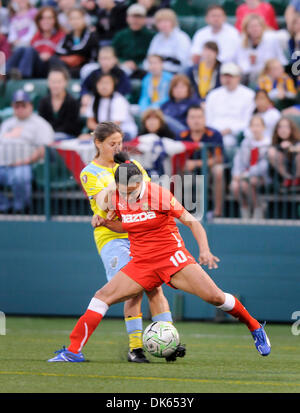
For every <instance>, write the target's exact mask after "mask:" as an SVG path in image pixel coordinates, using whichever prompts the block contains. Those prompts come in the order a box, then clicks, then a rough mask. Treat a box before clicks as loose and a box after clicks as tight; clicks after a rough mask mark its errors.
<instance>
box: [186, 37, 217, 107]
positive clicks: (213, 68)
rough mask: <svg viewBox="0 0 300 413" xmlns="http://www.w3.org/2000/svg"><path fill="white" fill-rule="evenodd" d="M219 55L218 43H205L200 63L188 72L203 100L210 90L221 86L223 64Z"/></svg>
mask: <svg viewBox="0 0 300 413" xmlns="http://www.w3.org/2000/svg"><path fill="white" fill-rule="evenodd" d="M218 53H219V48H218V45H217V43H216V42H211V41H209V42H206V43H204V45H203V49H202V53H201V57H200V61H199V63H197V64H195V65H193V66H191V67H189V68H188V69H187V71H186V75H187V76H188V77H189V79H190V81H191V83H192V86H193V88H194V90H195V91H196V93H197V94H198V96H199V97H200V98H201V99H203V100H205V98H206V96H207V94H208V93H209V91H210V90H212V89H215V88H216V87H219V86H221V83H220V67H221V63H220V62H219V60H218Z"/></svg>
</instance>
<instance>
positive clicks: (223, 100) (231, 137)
mask: <svg viewBox="0 0 300 413" xmlns="http://www.w3.org/2000/svg"><path fill="white" fill-rule="evenodd" d="M220 74H221V85H222V86H220V87H218V88H217V89H214V90H212V91H211V92H210V93H209V94H208V96H207V98H206V106H205V108H206V109H205V111H206V120H207V125H209V126H211V127H213V128H215V129H217V130H219V131H220V132H221V134H222V136H223V143H224V149H225V154H226V155H227V157H228V158H229V159H231V158H232V156H233V154H234V148H235V146H236V145H237V135H238V134H239V133H240V132H241V131H243V130H244V129H245V128H246V127H247V126H248V124H249V121H250V118H251V115H252V113H253V110H254V108H255V101H254V98H255V93H254V91H253V90H251V89H250V88H248V87H246V86H244V85H242V84H241V71H240V68H239V67H238V66H237V65H236V64H235V63H223V64H222V66H221V71H220Z"/></svg>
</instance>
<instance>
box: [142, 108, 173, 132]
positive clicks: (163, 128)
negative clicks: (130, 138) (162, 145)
mask: <svg viewBox="0 0 300 413" xmlns="http://www.w3.org/2000/svg"><path fill="white" fill-rule="evenodd" d="M148 133H155V134H156V135H158V136H159V137H160V138H169V139H175V135H174V133H173V132H172V131H171V129H170V128H169V127H168V125H167V123H166V121H165V118H164V114H163V112H162V111H161V110H160V109H157V108H149V109H147V110H145V111H144V112H143V115H142V119H141V128H140V132H139V135H146V134H148Z"/></svg>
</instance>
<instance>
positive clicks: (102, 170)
mask: <svg viewBox="0 0 300 413" xmlns="http://www.w3.org/2000/svg"><path fill="white" fill-rule="evenodd" d="M93 135H94V143H95V146H96V149H97V154H96V156H95V158H94V160H93V161H92V162H90V163H89V164H88V165H87V166H86V167H85V168H84V169H83V170H82V171H81V174H80V179H81V183H82V186H83V188H84V190H85V192H86V194H87V196H88V198H89V201H90V205H91V208H92V210H93V213H94V217H96V219H98V217H100V219H101V218H104V219H105V218H106V215H107V212H106V209H107V202H108V198H109V193H110V191H112V190H113V189H114V188H115V186H114V185H115V179H114V172H115V170H116V169H117V167H118V164H116V163H115V162H114V155H115V154H116V153H118V152H120V151H121V149H122V140H123V133H122V130H121V129H120V128H119V126H118V125H116V124H115V123H113V122H102V123H100V124H98V126H97V127H96V129H95V131H94V133H93ZM133 162H134V163H135V164H136V165H137V166H138V168H139V169H140V170H141V171H142V173H143V177H144V180H145V181H149V180H150V178H149V176H148V175H147V173H146V171H145V170H144V169H143V167H142V166H141V165H140V164H139V163H138V162H137V161H133ZM96 201H97V202H96ZM99 205H100V206H102V207H103V209H100V207H99ZM94 238H95V242H96V245H97V249H98V253H99V255H100V256H101V259H102V261H103V265H104V268H105V271H106V277H107V280H108V281H109V280H110V279H111V278H112V277H113V276H114V275H115V274H116V273H117V272H118V271H119V270H120V269H121V268H122V267H124V266H125V265H126V264H127V263H128V262H129V261H130V259H131V257H130V250H129V247H130V244H129V240H128V235H127V234H126V233H125V234H120V233H116V232H113V231H111V230H109V229H108V228H106V227H105V226H98V227H96V228H95V230H94ZM146 294H147V296H148V299H149V306H150V311H151V314H152V320H153V321H168V322H172V315H171V312H170V308H169V304H168V301H167V299H166V297H165V296H164V294H163V291H162V288H161V287H158V288H155V289H154V290H153V291H151V292H147V293H146ZM142 296H143V293H141V294H140V295H139V296H137V297H134V298H130V299H129V300H127V301H126V302H125V304H124V317H125V324H126V329H127V333H128V335H129V352H128V361H130V362H137V363H147V362H148V360H147V358H146V357H145V354H144V352H143V343H142V314H141V301H142ZM184 355H185V348H184V347H183V346H180V347H179V348H178V350H177V353H176V355H175V357H173V358H171V359H170V360H171V361H174V359H176V356H177V357H183V356H184ZM167 361H169V360H168V359H167Z"/></svg>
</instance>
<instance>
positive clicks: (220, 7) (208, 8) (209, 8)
mask: <svg viewBox="0 0 300 413" xmlns="http://www.w3.org/2000/svg"><path fill="white" fill-rule="evenodd" d="M215 9H220V10H222V12H223V13H224V14H226V12H225V9H224V7H222V6H221V5H220V4H211V5H210V6H208V7H207V9H206V12H205V15H206V16H207V15H208V13H209V12H210V11H212V10H215Z"/></svg>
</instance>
